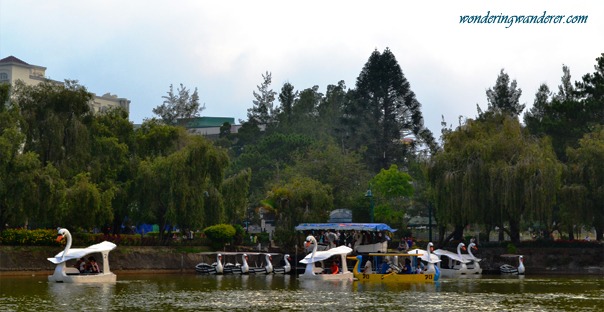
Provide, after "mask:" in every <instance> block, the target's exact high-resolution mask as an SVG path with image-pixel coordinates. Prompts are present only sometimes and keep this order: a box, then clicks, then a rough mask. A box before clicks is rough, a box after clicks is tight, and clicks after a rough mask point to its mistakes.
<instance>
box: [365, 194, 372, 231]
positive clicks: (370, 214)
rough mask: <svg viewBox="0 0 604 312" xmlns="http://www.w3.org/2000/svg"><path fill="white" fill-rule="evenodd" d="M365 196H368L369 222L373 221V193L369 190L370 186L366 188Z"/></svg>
mask: <svg viewBox="0 0 604 312" xmlns="http://www.w3.org/2000/svg"><path fill="white" fill-rule="evenodd" d="M365 197H367V198H369V205H370V206H369V209H370V210H369V216H370V218H371V223H373V193H372V192H371V188H369V189H368V190H367V193H365Z"/></svg>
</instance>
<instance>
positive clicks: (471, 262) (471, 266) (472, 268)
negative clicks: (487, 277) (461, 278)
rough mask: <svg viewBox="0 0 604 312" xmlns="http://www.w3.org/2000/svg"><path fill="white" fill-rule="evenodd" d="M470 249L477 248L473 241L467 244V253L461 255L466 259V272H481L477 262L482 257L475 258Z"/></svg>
mask: <svg viewBox="0 0 604 312" xmlns="http://www.w3.org/2000/svg"><path fill="white" fill-rule="evenodd" d="M472 250H478V247H476V244H475V243H470V244H469V245H468V253H467V254H462V255H461V256H462V258H463V259H464V260H467V261H468V263H466V269H468V271H467V274H482V268H481V267H480V263H479V262H480V261H482V259H480V258H476V256H474V254H473V253H472Z"/></svg>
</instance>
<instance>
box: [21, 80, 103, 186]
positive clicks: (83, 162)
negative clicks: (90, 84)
mask: <svg viewBox="0 0 604 312" xmlns="http://www.w3.org/2000/svg"><path fill="white" fill-rule="evenodd" d="M13 98H14V101H15V103H16V105H18V106H19V108H20V113H21V116H22V123H21V130H22V131H23V133H24V134H25V141H24V144H23V150H24V151H25V152H29V151H32V152H35V153H37V154H38V155H39V156H40V160H41V161H42V165H43V166H46V165H47V164H49V163H52V164H53V165H54V166H55V167H56V168H57V169H59V171H60V172H61V175H62V176H64V177H72V176H75V175H76V174H78V173H80V172H82V171H85V170H86V167H87V165H88V163H89V161H90V159H91V156H92V155H91V153H90V141H89V126H90V124H91V122H92V111H91V109H90V106H89V103H90V101H91V100H92V94H91V93H90V92H88V91H87V90H86V88H85V87H83V86H81V85H79V84H78V83H77V81H70V80H66V81H65V83H64V84H57V83H53V82H43V83H40V84H38V85H35V86H29V85H25V84H24V83H22V82H20V81H17V82H16V83H15V87H14V90H13Z"/></svg>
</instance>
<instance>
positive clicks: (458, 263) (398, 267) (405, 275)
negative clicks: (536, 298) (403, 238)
mask: <svg viewBox="0 0 604 312" xmlns="http://www.w3.org/2000/svg"><path fill="white" fill-rule="evenodd" d="M58 234H59V236H58V237H57V241H60V240H62V239H66V240H67V242H66V246H65V249H64V250H63V251H62V252H60V253H58V254H57V255H56V256H55V257H52V258H48V260H49V261H50V262H52V263H53V264H55V265H56V268H55V271H54V273H53V274H52V275H50V276H49V277H48V280H49V281H50V282H65V283H82V282H115V281H116V275H115V274H114V273H112V272H111V271H110V269H109V259H108V255H109V252H110V251H111V250H113V249H114V248H115V247H116V245H115V244H113V243H111V242H107V241H104V242H102V243H99V244H95V245H92V246H89V247H87V248H71V244H72V237H71V234H70V233H69V231H68V230H67V229H64V228H61V229H59V230H58ZM318 246H319V244H318V242H317V240H316V239H315V237H314V236H313V235H308V236H307V237H306V240H305V247H306V249H307V250H311V251H310V252H309V253H308V254H307V255H306V256H305V257H304V258H303V259H302V260H300V261H299V263H300V264H302V265H303V273H301V274H299V275H298V277H299V278H300V279H310V280H357V281H359V282H394V283H406V282H434V281H437V280H438V279H439V277H441V276H442V277H459V276H469V275H479V274H481V273H482V269H481V267H480V261H481V259H479V258H476V257H475V256H474V254H473V253H472V250H476V249H477V248H476V245H475V244H474V243H470V244H469V246H468V247H469V248H468V252H467V253H466V254H462V250H465V249H466V247H465V244H463V243H460V244H459V245H458V246H457V253H453V252H451V251H447V250H443V249H438V250H434V247H433V244H432V243H431V242H430V243H428V245H427V247H426V249H425V250H424V249H413V250H409V251H407V252H400V253H389V252H382V251H381V250H377V252H369V253H364V254H360V253H359V255H357V256H355V257H350V256H349V255H350V254H351V253H352V252H353V249H352V248H350V247H348V246H345V245H342V246H338V247H333V248H329V249H326V250H318ZM97 253H98V254H100V255H101V258H102V269H101V270H100V271H99V272H97V273H88V272H81V271H80V270H78V269H77V268H75V267H71V266H67V262H68V261H70V260H78V259H82V258H85V257H86V256H87V255H90V254H97ZM209 255H210V254H207V253H206V256H209ZM211 255H213V256H214V255H215V257H216V261H215V262H213V263H211V264H210V263H207V262H202V263H199V264H197V265H196V266H195V271H196V272H197V273H200V274H290V273H294V272H296V271H297V269H296V268H295V267H292V263H291V261H292V259H291V257H290V255H288V254H285V255H284V256H283V258H282V260H281V264H280V265H277V266H274V265H273V263H272V260H273V256H276V255H278V254H271V253H235V252H221V253H212V254H211ZM250 256H252V257H254V259H255V261H253V264H254V265H253V266H252V265H250ZM225 257H229V258H230V259H231V260H234V262H226V261H225ZM502 257H507V258H518V266H517V267H516V266H512V265H509V264H504V265H502V266H501V267H500V271H501V273H502V274H518V275H522V274H524V271H525V268H524V264H523V256H522V255H502ZM239 260H241V262H239ZM348 260H350V261H355V262H354V266H353V269H352V271H350V270H349V266H348ZM326 263H327V264H331V267H327V265H326Z"/></svg>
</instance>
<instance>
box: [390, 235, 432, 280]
mask: <svg viewBox="0 0 604 312" xmlns="http://www.w3.org/2000/svg"><path fill="white" fill-rule="evenodd" d="M426 247H427V248H426V250H424V249H413V250H409V251H408V252H407V254H410V255H420V256H419V258H420V259H421V260H422V261H424V262H425V263H426V268H425V270H424V273H435V279H434V280H435V281H437V280H438V278H439V277H440V269H439V267H438V263H439V262H441V260H440V258H439V257H438V256H437V255H435V254H434V253H432V251H433V250H434V244H432V242H429V243H428V246H426ZM397 260H398V259H397ZM397 264H398V263H397Z"/></svg>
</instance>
